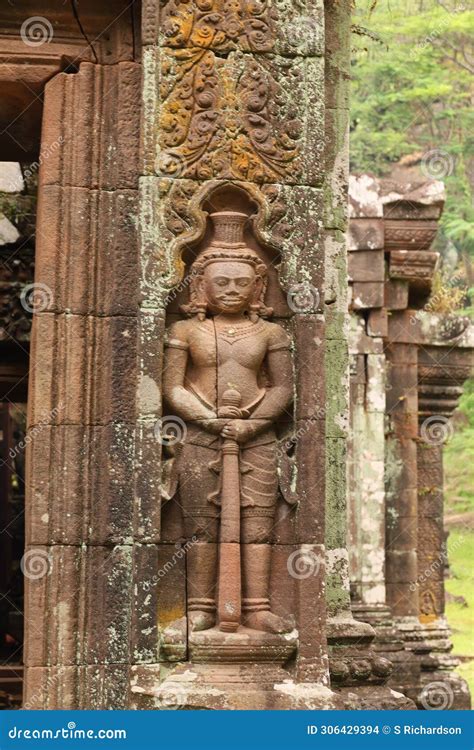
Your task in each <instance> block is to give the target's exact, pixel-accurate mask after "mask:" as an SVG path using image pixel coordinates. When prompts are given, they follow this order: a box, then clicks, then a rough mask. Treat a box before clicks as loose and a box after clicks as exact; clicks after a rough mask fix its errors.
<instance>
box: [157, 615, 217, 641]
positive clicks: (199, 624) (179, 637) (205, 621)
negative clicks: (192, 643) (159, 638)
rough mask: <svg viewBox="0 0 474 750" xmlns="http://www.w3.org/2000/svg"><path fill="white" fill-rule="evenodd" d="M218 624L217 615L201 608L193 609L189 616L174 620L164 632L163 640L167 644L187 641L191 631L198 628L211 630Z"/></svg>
mask: <svg viewBox="0 0 474 750" xmlns="http://www.w3.org/2000/svg"><path fill="white" fill-rule="evenodd" d="M215 624H216V616H215V615H213V614H211V613H210V612H203V611H202V610H200V609H196V610H193V611H192V612H190V613H189V615H188V617H180V618H179V620H174V621H173V622H172V623H171V624H170V625H168V627H167V628H166V629H165V630H164V632H163V640H164V641H165V643H167V644H170V645H171V644H174V643H176V644H177V643H185V642H186V637H187V635H188V629H189V632H190V633H193V632H197V631H198V630H209V628H213V627H214V625H215Z"/></svg>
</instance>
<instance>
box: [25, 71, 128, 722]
mask: <svg viewBox="0 0 474 750" xmlns="http://www.w3.org/2000/svg"><path fill="white" fill-rule="evenodd" d="M139 85H140V68H139V65H137V64H136V63H133V62H119V63H118V64H117V65H111V66H103V65H94V64H91V63H83V64H82V65H81V67H80V70H79V72H78V73H77V74H74V75H67V74H65V73H62V74H59V75H58V76H56V77H55V78H53V79H52V80H51V81H50V82H49V83H48V84H47V86H46V91H45V103H44V128H43V138H42V149H43V159H42V166H41V171H40V187H39V206H38V223H37V233H36V239H37V242H36V275H35V284H36V285H38V289H39V290H40V291H41V292H42V293H41V294H38V295H37V297H38V300H39V305H38V306H37V308H36V310H35V316H34V324H33V331H32V342H31V349H32V351H31V367H30V384H29V387H30V391H29V404H28V407H29V419H28V423H29V444H28V477H27V500H26V508H27V517H26V544H27V548H26V555H25V561H27V562H26V563H25V565H26V569H25V578H26V592H25V620H26V627H25V633H26V640H25V657H24V658H25V665H26V679H25V695H24V702H25V706H26V707H30V708H125V707H126V706H127V705H128V690H129V677H128V675H129V665H130V661H131V656H130V644H131V643H132V630H133V623H132V608H133V597H134V588H135V581H134V575H135V574H136V560H137V556H136V553H135V549H136V548H135V539H137V537H139V535H140V530H139V522H138V519H137V516H136V515H135V512H134V487H133V463H134V454H133V446H134V423H135V403H134V398H133V397H131V394H133V393H134V391H135V382H136V373H135V361H136V330H137V300H138V296H137V290H138V278H137V277H138V273H137V245H136V232H135V224H136V214H137V208H138V203H137V194H138V191H137V188H138V141H137V132H138V129H139V122H140V99H139ZM48 157H49V158H48ZM140 575H141V574H140Z"/></svg>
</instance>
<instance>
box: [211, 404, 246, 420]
mask: <svg viewBox="0 0 474 750" xmlns="http://www.w3.org/2000/svg"><path fill="white" fill-rule="evenodd" d="M217 416H218V417H222V418H224V419H240V417H241V416H242V412H241V410H240V409H239V408H238V407H237V406H220V407H219V409H218V410H217Z"/></svg>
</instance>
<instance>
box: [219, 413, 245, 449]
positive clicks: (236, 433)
mask: <svg viewBox="0 0 474 750" xmlns="http://www.w3.org/2000/svg"><path fill="white" fill-rule="evenodd" d="M221 435H222V437H223V438H228V439H231V440H236V441H237V442H238V443H239V445H242V444H243V443H245V442H247V440H249V439H250V438H251V437H252V435H253V430H252V425H251V424H249V422H248V421H247V420H245V419H233V420H232V421H231V422H227V424H226V425H225V427H224V429H223V430H222V432H221Z"/></svg>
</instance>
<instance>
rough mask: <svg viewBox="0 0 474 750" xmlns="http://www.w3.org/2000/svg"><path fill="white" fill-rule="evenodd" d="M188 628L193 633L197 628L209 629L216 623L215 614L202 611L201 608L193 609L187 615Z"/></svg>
mask: <svg viewBox="0 0 474 750" xmlns="http://www.w3.org/2000/svg"><path fill="white" fill-rule="evenodd" d="M188 618H189V630H190V632H191V633H195V632H197V631H198V630H209V628H213V627H214V625H215V624H216V616H215V615H214V614H212V613H211V612H204V611H203V610H201V609H195V610H193V611H192V612H190V613H189V615H188Z"/></svg>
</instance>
